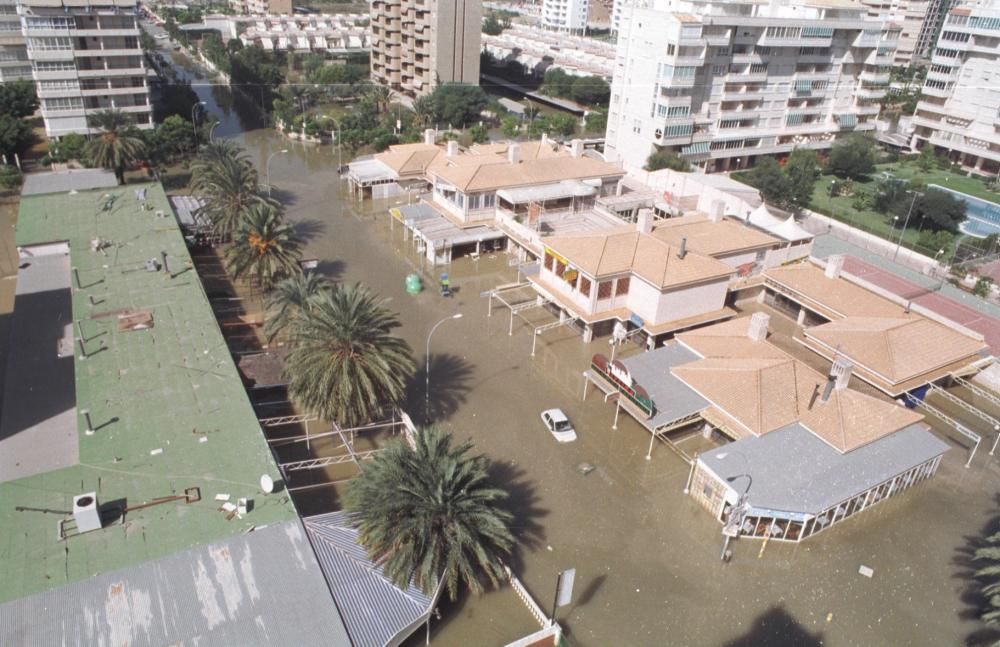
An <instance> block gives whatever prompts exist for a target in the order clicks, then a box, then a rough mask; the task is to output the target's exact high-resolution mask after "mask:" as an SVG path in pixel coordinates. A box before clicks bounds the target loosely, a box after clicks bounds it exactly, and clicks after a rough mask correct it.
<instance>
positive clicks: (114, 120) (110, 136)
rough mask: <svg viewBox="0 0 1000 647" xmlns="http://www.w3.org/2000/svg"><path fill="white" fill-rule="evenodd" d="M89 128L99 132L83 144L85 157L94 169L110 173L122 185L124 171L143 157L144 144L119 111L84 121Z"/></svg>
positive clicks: (97, 115)
mask: <svg viewBox="0 0 1000 647" xmlns="http://www.w3.org/2000/svg"><path fill="white" fill-rule="evenodd" d="M87 121H88V123H89V124H90V126H91V128H96V129H98V130H99V131H100V132H99V133H98V134H97V135H95V136H94V138H93V139H91V140H90V141H89V142H88V143H87V148H86V152H87V156H88V157H89V158H90V161H91V162H92V163H93V164H94V166H100V167H102V168H106V169H108V170H111V171H114V173H115V177H116V178H117V179H118V183H119V184H124V183H125V169H127V168H128V167H129V166H131V165H132V164H135V163H136V162H138V161H139V160H140V159H142V158H143V156H144V155H145V154H146V143H145V141H143V139H142V137H141V136H140V135H139V133H138V131H137V130H135V127H134V126H133V124H132V119H131V117H129V116H128V115H127V114H126V113H124V112H121V111H119V110H103V111H101V112H97V113H94V114H92V115H90V116H89V117H88V118H87Z"/></svg>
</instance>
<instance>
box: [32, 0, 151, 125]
mask: <svg viewBox="0 0 1000 647" xmlns="http://www.w3.org/2000/svg"><path fill="white" fill-rule="evenodd" d="M135 9H136V3H135V2H134V0H131V1H130V0H96V1H95V2H94V3H92V4H88V5H82V4H79V3H76V2H73V0H63V1H60V2H55V3H53V2H51V1H50V0H23V1H22V2H21V17H22V21H23V22H22V27H23V33H24V38H25V41H26V43H27V54H28V59H29V60H30V62H31V66H32V77H33V78H34V80H35V84H36V88H37V90H38V98H39V100H40V102H41V109H42V116H43V117H44V118H45V132H46V134H47V135H48V136H49V137H60V136H62V135H66V134H68V133H81V134H89V133H92V132H96V131H94V130H93V129H91V128H90V126H89V125H88V122H87V117H88V116H89V115H92V114H94V113H97V112H100V111H102V110H111V109H114V110H120V111H122V112H126V113H128V114H129V115H130V116H131V117H132V119H133V121H134V122H135V123H136V125H137V126H138V127H139V128H152V127H153V117H152V106H151V104H150V101H149V86H148V83H147V79H146V76H147V68H146V61H145V59H144V57H143V52H142V47H141V46H140V44H139V24H138V22H137V20H138V19H137V16H136V13H135Z"/></svg>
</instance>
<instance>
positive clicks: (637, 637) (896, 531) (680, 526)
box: [196, 88, 1000, 647]
mask: <svg viewBox="0 0 1000 647" xmlns="http://www.w3.org/2000/svg"><path fill="white" fill-rule="evenodd" d="M196 90H197V91H198V92H199V95H201V94H202V92H203V91H204V92H206V93H207V94H208V95H211V94H213V93H215V94H220V93H221V92H222V91H220V90H219V89H218V88H216V89H211V88H207V89H198V88H196ZM221 103H222V104H225V101H222V102H221ZM210 109H211V106H210ZM239 120H240V116H239V114H238V112H237V111H236V110H231V111H230V113H229V115H228V116H226V117H225V119H224V125H223V126H220V127H219V128H218V129H216V136H220V135H222V136H231V137H233V138H235V139H238V140H239V141H241V142H242V143H243V144H244V145H245V146H246V147H247V149H248V151H249V152H250V155H251V157H252V159H253V160H254V161H255V163H257V164H258V165H259V167H260V168H261V170H262V172H263V171H264V165H265V162H266V160H267V159H268V157H269V156H271V154H272V153H275V152H278V154H277V155H275V156H274V157H273V158H271V163H270V175H271V183H272V184H273V185H274V189H275V195H276V196H277V197H280V198H281V199H282V201H283V202H284V203H285V204H286V207H287V213H288V216H289V218H290V219H291V220H292V221H293V222H295V223H297V224H298V225H299V227H300V231H301V232H302V233H303V235H305V236H306V237H307V238H308V242H307V245H306V253H305V256H306V257H307V258H316V259H319V260H320V264H319V271H321V272H323V273H324V274H326V275H327V276H329V277H330V278H332V279H333V280H337V281H344V282H355V281H362V282H365V283H367V284H368V285H370V286H371V287H372V288H373V289H374V290H375V291H377V292H378V293H379V294H381V295H382V296H383V297H385V298H386V299H387V300H388V305H389V307H391V308H393V309H394V310H396V311H397V312H399V315H400V321H401V323H402V327H401V329H400V334H401V336H403V337H404V338H405V339H406V340H407V341H408V342H409V343H410V345H411V346H412V347H413V350H414V356H415V358H416V359H417V362H418V364H419V365H420V366H421V367H422V366H423V364H424V360H425V344H426V339H427V337H426V335H427V332H428V331H429V330H430V328H431V326H432V325H433V324H434V323H436V322H437V321H439V320H441V319H442V318H444V317H447V316H449V315H452V314H454V313H456V312H461V313H462V314H463V315H464V316H463V318H462V319H460V320H456V321H449V322H447V323H445V324H443V325H442V326H441V327H440V328H439V329H438V332H437V333H435V335H434V337H433V339H432V343H431V352H430V359H431V365H432V369H431V394H430V395H431V408H432V411H433V412H434V418H435V420H436V421H437V424H440V425H442V426H444V427H445V428H447V429H448V430H450V431H451V432H453V433H454V434H455V435H456V436H457V437H459V438H462V439H465V438H468V439H471V440H472V441H473V442H474V443H475V447H476V451H478V452H481V453H484V454H486V455H487V456H488V457H489V458H490V460H491V461H493V467H494V473H495V476H496V478H497V480H498V481H499V483H500V484H501V485H503V486H504V487H507V488H508V489H509V490H510V491H511V493H512V498H511V504H512V507H513V508H514V510H515V512H516V513H517V518H518V520H517V525H516V529H515V530H516V533H517V536H518V539H519V542H520V543H519V547H518V551H517V554H516V555H515V558H514V560H513V561H514V566H515V570H516V572H517V573H518V575H519V576H520V577H521V579H522V580H523V581H524V582H525V584H526V586H527V587H528V589H529V590H530V591H531V592H532V593H533V594H534V596H535V598H536V599H537V600H538V601H539V603H540V604H542V606H543V607H548V606H549V605H551V599H552V595H553V588H554V586H555V576H556V573H557V572H558V571H559V570H562V569H566V568H576V569H577V578H576V590H575V593H574V597H573V602H572V603H571V604H570V605H568V606H567V607H564V608H562V609H560V610H559V613H558V618H559V621H560V622H561V623H562V624H563V626H564V627H566V629H567V631H568V635H569V638H570V640H571V643H572V644H574V645H587V646H591V645H592V646H605V645H712V646H715V645H718V646H723V645H725V646H734V647H735V646H749V645H806V646H809V645H834V646H837V645H958V644H963V643H965V642H966V641H967V638H968V637H969V636H971V635H972V634H973V633H974V632H977V631H980V630H981V629H982V626H981V625H980V624H979V623H978V621H976V620H975V619H974V616H975V609H974V606H972V605H971V604H970V597H969V588H968V577H967V573H968V551H969V550H970V547H972V546H973V545H974V542H975V538H976V537H980V536H982V534H983V532H984V528H985V527H987V526H988V524H990V523H994V522H995V514H996V501H995V497H996V495H997V487H996V485H995V484H996V483H997V482H998V476H1000V470H998V468H997V464H996V458H994V457H990V456H988V453H987V452H988V446H987V447H985V448H982V449H980V452H979V454H978V455H977V457H976V460H975V461H974V462H973V463H972V466H971V467H970V468H969V469H964V468H963V464H964V462H965V458H966V456H967V454H966V451H965V449H964V448H963V447H961V446H960V445H959V444H958V442H957V441H956V440H955V439H953V438H951V437H950V436H945V437H946V438H947V439H948V440H949V442H951V443H952V444H953V445H954V447H953V449H952V451H950V452H949V453H948V454H947V455H946V457H945V460H944V461H943V463H942V466H941V470H940V472H939V474H938V475H937V476H936V477H935V478H934V479H932V480H930V481H929V482H926V483H924V484H921V485H919V486H917V487H915V488H913V489H911V490H909V491H907V492H906V493H905V494H904V495H902V496H899V497H895V498H893V499H890V500H888V501H887V502H885V503H882V504H880V505H879V506H877V507H875V508H873V509H872V510H870V511H867V512H865V513H864V514H862V515H859V516H857V517H855V518H852V519H850V520H849V521H847V522H845V523H843V524H841V525H839V526H836V527H834V528H833V529H831V530H829V531H826V532H824V533H822V534H821V535H818V536H817V537H815V538H813V539H811V540H809V541H807V542H805V543H803V544H801V545H792V544H779V543H776V542H775V543H771V544H769V545H767V547H766V549H765V550H764V551H763V554H762V555H761V554H759V553H760V549H761V544H760V543H759V542H756V541H751V540H747V539H743V540H738V541H736V542H735V543H734V545H733V549H734V557H733V560H732V561H731V562H730V563H728V564H723V563H722V562H720V561H719V552H720V548H721V543H722V537H721V534H720V526H719V525H718V524H717V523H715V522H714V521H713V520H712V519H710V518H709V516H708V515H707V514H705V513H704V512H703V511H702V509H701V508H699V507H698V506H697V505H696V504H695V503H694V502H693V501H692V500H690V499H689V498H687V497H685V496H684V495H683V494H682V492H681V490H682V489H683V487H684V484H685V480H686V478H687V474H688V465H687V464H686V463H685V462H684V461H682V460H681V459H680V458H679V457H678V456H677V455H676V454H674V453H672V452H671V451H669V450H668V449H666V448H665V447H662V446H657V447H656V448H654V450H653V456H652V459H651V460H648V461H647V460H645V456H646V449H647V446H648V441H649V436H648V434H646V432H645V431H644V430H642V429H641V428H640V427H639V426H638V425H637V424H636V423H635V422H634V421H632V420H631V419H629V418H627V416H624V415H623V416H622V418H621V420H620V421H619V424H618V429H617V431H614V430H612V429H611V423H612V418H613V408H612V407H611V406H609V405H605V404H604V403H603V402H602V400H601V398H599V397H596V396H595V395H594V394H593V393H591V395H590V397H588V398H587V400H586V401H583V400H582V399H581V395H582V392H583V383H582V377H581V372H582V371H583V370H584V369H585V368H586V367H587V364H588V359H589V357H590V355H591V354H592V353H594V352H597V351H598V350H601V351H604V350H606V349H607V343H606V341H604V340H597V341H595V342H594V343H592V344H590V345H585V344H583V343H582V342H581V341H580V338H579V336H577V335H576V334H574V333H573V332H572V331H571V330H569V329H567V328H558V329H555V330H552V331H549V332H546V333H545V334H544V335H543V336H542V338H541V339H540V340H539V347H538V352H537V354H536V356H535V357H534V358H532V357H531V356H530V350H531V335H530V330H529V329H528V328H527V327H526V325H525V324H523V323H521V322H519V321H517V320H515V324H514V334H513V335H512V336H508V324H509V319H508V316H507V315H506V313H505V312H504V311H502V310H499V309H495V310H494V315H493V316H492V317H488V316H487V300H486V299H485V298H483V297H482V296H480V294H481V293H482V292H484V291H486V290H489V289H490V288H491V287H494V286H496V285H498V284H500V283H506V282H510V281H512V280H513V279H514V278H515V270H514V269H512V268H511V267H509V266H508V265H507V262H506V257H505V256H503V255H502V254H501V255H494V256H489V255H484V256H483V257H482V259H481V260H479V261H471V260H469V259H459V260H458V261H457V262H456V263H455V264H453V265H452V266H451V267H449V268H448V269H447V271H448V272H449V274H450V275H451V279H452V286H453V289H454V291H455V294H454V296H453V297H452V298H450V299H446V298H442V297H440V296H439V295H438V294H437V291H436V290H435V289H433V286H434V285H435V283H434V281H433V278H432V277H433V274H432V273H431V271H430V270H426V269H424V270H422V265H421V262H420V260H419V259H418V257H417V256H416V255H415V254H414V252H413V250H412V248H411V246H410V243H408V242H406V241H404V240H403V237H402V234H401V231H400V229H399V226H398V225H397V226H396V227H395V229H393V228H392V227H390V219H389V217H388V215H387V214H386V209H387V207H388V206H389V203H386V202H382V203H378V204H372V203H366V204H364V205H358V204H354V203H350V202H348V201H345V200H344V199H343V197H342V192H341V189H340V185H339V181H338V178H337V175H336V173H335V170H334V166H335V164H336V149H335V147H333V146H330V145H324V146H311V145H303V144H298V143H294V142H290V141H287V140H284V139H283V138H281V137H280V136H279V135H277V134H276V133H274V132H273V131H271V130H267V129H259V128H257V129H252V128H251V129H247V128H245V127H243V126H242V124H241V123H240V121H239ZM283 149H287V150H288V151H289V152H288V153H287V154H281V153H280V152H279V151H281V150H283ZM414 271H417V272H421V271H423V272H424V276H425V281H426V282H429V284H430V286H431V288H432V289H430V290H425V291H424V292H423V293H421V294H419V295H417V296H410V295H408V294H407V293H406V291H405V290H404V277H405V276H406V275H407V274H408V273H410V272H414ZM633 352H634V351H633ZM423 397H424V391H423V369H422V368H421V369H420V370H419V371H418V376H417V379H416V380H415V381H414V384H413V387H412V389H411V391H410V395H409V398H408V401H407V403H406V405H405V406H406V408H407V410H409V411H410V412H411V413H413V414H414V418H419V417H420V416H419V414H420V413H421V412H422V407H423ZM551 407H561V408H562V409H563V410H564V411H566V412H567V414H568V415H569V416H570V418H571V419H572V421H573V422H574V423H575V425H576V428H577V432H578V435H579V440H578V441H577V442H575V443H571V444H567V445H561V444H557V443H556V442H555V441H554V440H553V439H552V438H551V436H549V435H548V434H547V433H546V432H545V431H544V430H543V428H542V425H541V422H540V420H539V417H538V416H539V412H540V411H541V410H543V409H547V408H551ZM998 413H1000V412H994V414H998ZM583 462H587V463H591V464H592V465H594V466H595V467H596V469H594V470H593V471H590V472H589V473H586V474H585V473H583V472H582V471H581V470H578V469H577V466H578V465H579V464H580V463H583ZM310 497H311V498H313V499H314V500H313V501H312V503H311V505H314V506H315V507H317V508H322V507H327V506H336V505H337V497H338V494H337V490H336V489H335V488H330V489H326V488H317V489H316V490H315V491H314V492H312V493H311V494H310ZM861 565H866V566H869V567H871V568H873V569H874V571H875V574H874V576H873V577H872V578H870V579H869V578H866V577H863V576H861V575H859V574H858V568H859V566H861ZM536 628H537V624H535V623H534V622H533V620H532V619H531V618H530V616H529V615H528V612H527V611H526V610H525V609H524V608H523V606H521V605H520V604H519V603H517V602H516V599H515V598H514V596H513V595H512V594H511V593H510V591H509V589H506V590H505V591H502V592H499V593H493V594H489V595H486V596H483V597H480V598H475V597H465V598H463V599H461V600H460V601H459V602H458V603H457V604H447V603H446V604H444V605H442V619H441V620H440V621H435V622H434V623H433V626H432V644H436V645H498V644H503V643H505V642H507V641H510V640H513V639H515V638H517V637H519V635H521V634H524V633H527V632H529V631H531V630H533V629H536ZM423 640H424V636H423V632H422V630H421V631H420V632H418V634H417V635H416V636H415V637H414V638H413V639H411V641H410V642H409V643H408V644H410V645H414V646H415V645H418V644H423Z"/></svg>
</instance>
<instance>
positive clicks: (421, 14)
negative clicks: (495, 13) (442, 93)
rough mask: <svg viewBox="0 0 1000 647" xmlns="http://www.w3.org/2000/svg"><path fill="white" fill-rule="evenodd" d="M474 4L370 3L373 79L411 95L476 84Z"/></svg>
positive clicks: (477, 5)
mask: <svg viewBox="0 0 1000 647" xmlns="http://www.w3.org/2000/svg"><path fill="white" fill-rule="evenodd" d="M482 22H483V7H482V3H481V2H479V1H478V0H373V1H372V10H371V32H372V33H371V39H372V53H371V70H372V79H373V80H375V81H377V82H379V83H383V84H385V85H388V86H389V87H391V88H393V89H396V90H400V91H401V92H405V93H407V94H410V95H418V94H425V93H427V92H430V91H431V90H433V89H434V88H435V87H436V86H437V85H439V84H441V83H471V84H474V85H478V84H479V44H480V38H481V33H482Z"/></svg>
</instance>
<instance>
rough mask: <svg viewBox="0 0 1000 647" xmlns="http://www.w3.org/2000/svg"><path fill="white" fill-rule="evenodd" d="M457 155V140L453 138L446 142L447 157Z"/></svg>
mask: <svg viewBox="0 0 1000 647" xmlns="http://www.w3.org/2000/svg"><path fill="white" fill-rule="evenodd" d="M457 156H458V142H457V141H455V140H454V139H453V140H451V141H450V142H448V157H457Z"/></svg>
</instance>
